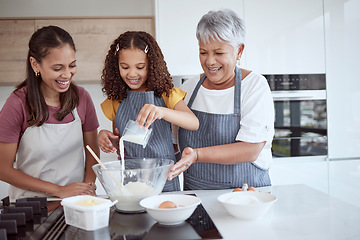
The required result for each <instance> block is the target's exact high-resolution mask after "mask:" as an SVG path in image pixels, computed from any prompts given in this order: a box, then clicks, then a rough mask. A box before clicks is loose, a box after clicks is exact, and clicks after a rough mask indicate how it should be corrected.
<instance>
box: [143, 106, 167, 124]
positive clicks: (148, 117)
mask: <svg viewBox="0 0 360 240" xmlns="http://www.w3.org/2000/svg"><path fill="white" fill-rule="evenodd" d="M164 114H165V113H164V108H163V107H158V106H155V105H153V104H145V105H144V106H143V107H142V108H141V110H140V112H139V114H138V116H137V119H136V122H137V123H138V124H139V125H140V126H144V127H145V128H148V127H150V125H151V124H152V123H153V122H155V120H156V119H162V118H163V117H164Z"/></svg>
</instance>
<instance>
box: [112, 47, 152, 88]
mask: <svg viewBox="0 0 360 240" xmlns="http://www.w3.org/2000/svg"><path fill="white" fill-rule="evenodd" d="M147 65H148V60H147V55H146V54H145V52H144V51H142V50H140V49H137V48H135V49H134V48H132V49H123V50H121V51H120V52H119V70H120V76H121V78H122V79H123V80H124V81H125V83H126V84H127V85H128V86H129V88H130V89H131V90H132V91H134V92H145V91H146V80H147V75H148V71H147V68H148V66H147Z"/></svg>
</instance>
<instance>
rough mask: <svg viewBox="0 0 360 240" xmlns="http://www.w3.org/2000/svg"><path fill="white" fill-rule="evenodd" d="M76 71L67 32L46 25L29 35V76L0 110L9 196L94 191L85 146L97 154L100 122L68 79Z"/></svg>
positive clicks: (0, 174)
mask: <svg viewBox="0 0 360 240" xmlns="http://www.w3.org/2000/svg"><path fill="white" fill-rule="evenodd" d="M76 71H77V67H76V58H75V45H74V42H73V39H72V37H71V36H70V34H69V33H68V32H66V31H65V30H63V29H61V28H59V27H56V26H47V27H43V28H41V29H39V30H37V31H36V32H35V33H34V34H33V35H32V37H31V39H30V42H29V51H28V57H27V78H26V80H25V81H23V82H22V83H21V84H20V85H19V86H17V88H16V89H15V91H14V92H13V93H12V94H11V95H10V96H9V98H8V99H7V101H6V103H5V105H4V106H3V108H2V110H1V112H0V152H1V156H0V165H1V168H0V179H1V180H2V181H5V182H7V183H9V184H10V185H11V186H10V193H9V196H10V198H11V199H12V200H14V199H17V198H22V197H33V196H46V197H59V198H64V197H69V196H74V195H80V194H91V195H95V189H94V181H95V174H94V172H93V170H92V168H91V167H92V165H94V164H95V163H96V161H95V159H93V157H92V156H91V154H89V153H88V152H86V151H85V153H84V146H86V145H89V146H90V147H91V148H92V149H93V150H94V151H95V152H96V153H97V154H99V147H98V145H97V128H98V126H99V123H98V120H97V116H96V112H95V108H94V105H93V102H92V100H91V98H90V95H89V94H88V92H87V91H86V90H85V89H84V88H82V87H79V86H76V85H75V84H74V83H73V82H72V79H73V76H74V75H75V73H76ZM84 156H85V158H84ZM14 162H15V167H14Z"/></svg>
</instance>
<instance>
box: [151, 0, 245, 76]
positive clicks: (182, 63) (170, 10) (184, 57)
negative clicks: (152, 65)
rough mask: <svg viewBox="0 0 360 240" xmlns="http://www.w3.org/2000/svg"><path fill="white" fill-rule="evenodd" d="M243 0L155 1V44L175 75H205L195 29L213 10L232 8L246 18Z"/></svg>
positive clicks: (171, 72)
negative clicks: (156, 43) (202, 18)
mask: <svg viewBox="0 0 360 240" xmlns="http://www.w3.org/2000/svg"><path fill="white" fill-rule="evenodd" d="M243 2H244V1H243V0H227V1H218V0H196V1H193V0H183V1H168V0H155V25H156V40H157V41H158V43H159V46H160V48H161V50H162V52H163V54H164V57H165V61H166V63H167V66H168V68H169V72H170V74H172V75H196V74H199V73H201V72H202V68H201V66H200V62H199V45H198V41H197V39H196V35H195V34H196V26H197V24H198V22H199V20H200V18H201V17H202V16H203V15H204V14H206V13H207V12H209V11H210V10H217V9H221V8H230V9H232V10H234V11H235V12H237V13H238V14H239V16H240V17H243V15H244V13H243Z"/></svg>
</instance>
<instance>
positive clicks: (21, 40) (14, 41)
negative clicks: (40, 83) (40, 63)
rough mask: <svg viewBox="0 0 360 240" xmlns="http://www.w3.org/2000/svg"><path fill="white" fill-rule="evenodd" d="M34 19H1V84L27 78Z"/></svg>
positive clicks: (16, 82) (18, 81)
mask: <svg viewBox="0 0 360 240" xmlns="http://www.w3.org/2000/svg"><path fill="white" fill-rule="evenodd" d="M33 32H34V20H0V85H4V83H13V85H15V84H18V83H20V82H22V81H24V80H25V77H26V76H25V75H26V74H25V73H26V56H27V52H28V43H29V40H30V37H31V34H33Z"/></svg>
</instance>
